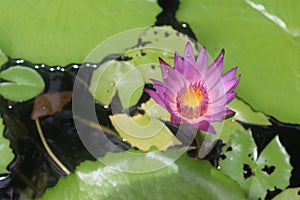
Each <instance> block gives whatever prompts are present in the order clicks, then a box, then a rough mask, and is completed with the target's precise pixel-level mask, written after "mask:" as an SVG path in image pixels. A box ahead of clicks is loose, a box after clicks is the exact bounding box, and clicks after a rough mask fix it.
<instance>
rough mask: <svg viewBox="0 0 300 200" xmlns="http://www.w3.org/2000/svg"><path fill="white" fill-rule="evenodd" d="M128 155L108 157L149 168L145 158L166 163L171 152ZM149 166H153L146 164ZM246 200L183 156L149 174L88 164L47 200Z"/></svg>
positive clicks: (217, 176)
mask: <svg viewBox="0 0 300 200" xmlns="http://www.w3.org/2000/svg"><path fill="white" fill-rule="evenodd" d="M123 154H124V153H118V154H115V155H114V154H108V155H106V157H107V158H108V159H114V160H115V161H116V165H124V166H126V165H128V164H129V165H130V164H131V163H135V164H137V165H140V166H143V165H145V158H146V157H147V156H148V157H149V158H153V159H154V160H156V162H161V163H163V162H164V160H168V158H169V154H170V153H169V152H166V153H161V152H155V153H153V152H149V153H148V154H151V156H150V155H148V154H145V157H144V158H143V159H139V160H135V159H134V158H132V159H124V155H123ZM152 154H153V155H152ZM146 164H149V163H146ZM58 197H61V198H63V199H74V200H76V199H80V200H81V199H99V200H100V199H116V200H117V199H180V200H181V199H199V200H201V199H207V200H210V199H211V200H214V199H223V198H224V197H226V198H228V199H232V200H233V199H238V200H242V199H245V196H244V193H243V192H241V190H240V188H239V186H238V184H237V183H236V182H234V181H232V180H231V179H229V178H228V177H227V176H225V175H224V174H222V173H221V172H220V171H218V170H217V169H215V168H214V167H212V166H211V165H210V164H209V163H208V162H207V161H199V160H194V159H192V158H188V157H186V156H183V157H181V158H179V159H178V160H176V162H174V163H172V164H171V165H169V166H167V167H165V168H163V169H160V170H157V171H152V172H148V173H139V174H135V173H125V172H120V171H116V170H114V169H113V168H111V167H110V166H105V165H103V164H102V163H100V162H90V161H86V162H84V163H82V164H81V165H80V166H79V167H78V168H77V170H76V173H75V174H71V175H70V176H68V177H65V178H62V179H60V181H59V182H58V184H57V185H56V186H55V187H54V188H51V189H48V190H47V191H46V194H45V195H44V196H43V197H42V198H41V199H43V200H48V199H57V198H58Z"/></svg>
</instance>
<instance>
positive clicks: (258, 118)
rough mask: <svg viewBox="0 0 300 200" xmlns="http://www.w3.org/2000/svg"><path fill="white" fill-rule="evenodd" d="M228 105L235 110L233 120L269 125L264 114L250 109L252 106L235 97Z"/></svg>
mask: <svg viewBox="0 0 300 200" xmlns="http://www.w3.org/2000/svg"><path fill="white" fill-rule="evenodd" d="M228 107H229V108H230V109H231V110H233V111H235V115H234V116H233V119H235V120H238V121H242V122H246V123H249V124H259V125H271V123H270V122H269V120H268V118H267V116H266V115H264V114H263V113H261V112H256V111H254V110H252V108H251V107H250V106H249V105H247V104H246V103H245V102H243V101H242V100H239V99H237V98H236V99H234V100H233V101H232V102H231V103H230V104H229V105H228Z"/></svg>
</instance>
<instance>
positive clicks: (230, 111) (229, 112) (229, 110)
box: [226, 108, 235, 116]
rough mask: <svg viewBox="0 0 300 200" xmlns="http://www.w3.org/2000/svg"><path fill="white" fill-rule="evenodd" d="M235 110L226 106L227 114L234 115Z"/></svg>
mask: <svg viewBox="0 0 300 200" xmlns="http://www.w3.org/2000/svg"><path fill="white" fill-rule="evenodd" d="M234 114H235V112H234V111H233V110H231V109H229V108H226V116H230V115H234Z"/></svg>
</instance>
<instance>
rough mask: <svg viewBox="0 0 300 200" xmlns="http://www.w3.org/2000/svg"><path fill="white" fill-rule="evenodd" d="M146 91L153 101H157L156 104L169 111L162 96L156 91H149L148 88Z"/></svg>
mask: <svg viewBox="0 0 300 200" xmlns="http://www.w3.org/2000/svg"><path fill="white" fill-rule="evenodd" d="M144 91H145V92H147V93H148V94H149V95H150V97H151V98H152V99H154V101H156V103H158V104H159V105H161V106H162V107H163V108H164V109H167V107H166V104H165V102H164V100H163V99H161V98H160V96H159V95H158V94H157V93H156V92H155V91H153V90H150V89H147V88H146V89H144Z"/></svg>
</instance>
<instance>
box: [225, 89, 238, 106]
mask: <svg viewBox="0 0 300 200" xmlns="http://www.w3.org/2000/svg"><path fill="white" fill-rule="evenodd" d="M235 97H236V92H232V93H229V94H227V95H226V99H227V100H226V104H229V103H230V102H231V101H232V100H233V99H234V98H235Z"/></svg>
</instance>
